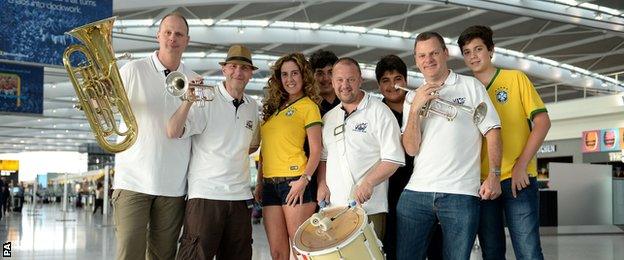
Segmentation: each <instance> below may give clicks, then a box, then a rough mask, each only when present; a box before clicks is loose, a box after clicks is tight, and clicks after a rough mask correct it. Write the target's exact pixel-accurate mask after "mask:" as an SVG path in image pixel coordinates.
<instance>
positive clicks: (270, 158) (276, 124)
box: [260, 97, 323, 178]
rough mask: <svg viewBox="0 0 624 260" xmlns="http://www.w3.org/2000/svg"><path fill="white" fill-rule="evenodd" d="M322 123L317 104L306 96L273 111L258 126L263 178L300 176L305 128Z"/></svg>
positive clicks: (305, 160)
mask: <svg viewBox="0 0 624 260" xmlns="http://www.w3.org/2000/svg"><path fill="white" fill-rule="evenodd" d="M322 123H323V121H322V120H321V114H320V112H319V107H318V105H317V104H316V103H314V102H313V101H312V100H311V99H310V98H308V97H303V98H301V99H299V100H297V101H295V102H294V103H292V104H291V105H289V106H287V107H286V108H284V109H283V110H278V111H276V112H275V113H274V114H273V115H272V116H271V117H270V118H269V119H268V120H267V121H266V122H264V124H262V126H261V127H260V135H261V138H262V148H261V150H260V153H261V154H262V174H263V177H266V178H270V177H294V176H300V175H301V174H302V173H303V171H304V170H305V167H306V164H307V163H308V158H307V157H306V155H305V152H304V150H303V144H304V142H305V140H306V136H307V132H306V130H307V129H308V128H309V127H311V126H314V125H322Z"/></svg>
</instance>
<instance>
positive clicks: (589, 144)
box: [581, 130, 600, 153]
mask: <svg viewBox="0 0 624 260" xmlns="http://www.w3.org/2000/svg"><path fill="white" fill-rule="evenodd" d="M599 134H600V130H591V131H583V138H582V144H581V150H582V151H583V152H584V153H591V152H598V151H600V142H599V140H598V139H599V138H598V136H599Z"/></svg>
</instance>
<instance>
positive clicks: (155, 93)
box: [113, 52, 198, 196]
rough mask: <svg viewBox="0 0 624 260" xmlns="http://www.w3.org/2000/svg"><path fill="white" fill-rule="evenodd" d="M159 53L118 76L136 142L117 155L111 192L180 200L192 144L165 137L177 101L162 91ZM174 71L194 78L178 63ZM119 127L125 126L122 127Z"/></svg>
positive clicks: (163, 86)
mask: <svg viewBox="0 0 624 260" xmlns="http://www.w3.org/2000/svg"><path fill="white" fill-rule="evenodd" d="M156 55H157V52H154V53H153V54H152V55H150V56H148V57H146V58H143V59H140V60H134V61H131V62H128V63H127V64H126V65H125V66H123V67H122V68H121V69H120V70H119V72H120V75H121V79H122V80H123V82H124V86H125V88H126V93H127V95H128V99H129V100H130V104H131V107H132V112H133V113H134V116H135V118H136V121H137V124H138V135H137V139H136V142H135V143H134V145H132V146H131V147H130V148H128V149H127V150H125V151H123V152H120V153H118V154H116V155H115V171H116V173H115V181H114V185H113V186H114V187H113V188H114V189H124V190H131V191H135V192H140V193H144V194H150V195H158V196H184V195H185V194H186V170H187V167H188V162H189V156H190V151H191V141H190V140H188V139H183V140H178V139H169V138H167V133H166V127H167V122H168V121H169V118H170V117H171V115H173V113H174V112H175V111H176V110H177V109H178V107H179V106H180V104H181V101H180V99H179V98H177V97H173V96H170V95H169V94H167V93H166V91H165V74H164V70H165V67H164V66H163V65H162V64H161V63H160V61H159V60H158V57H157V56H156ZM177 71H180V72H182V73H184V74H185V75H186V76H187V77H189V78H194V77H196V76H198V75H197V74H196V73H194V72H193V71H192V70H190V69H188V68H186V66H184V64H182V63H180V66H179V67H178V69H177ZM122 125H123V123H122Z"/></svg>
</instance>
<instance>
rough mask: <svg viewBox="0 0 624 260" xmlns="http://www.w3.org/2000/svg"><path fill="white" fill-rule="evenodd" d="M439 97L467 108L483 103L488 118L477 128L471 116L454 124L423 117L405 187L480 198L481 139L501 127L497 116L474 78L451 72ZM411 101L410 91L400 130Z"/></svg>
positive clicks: (459, 116) (464, 115) (460, 115)
mask: <svg viewBox="0 0 624 260" xmlns="http://www.w3.org/2000/svg"><path fill="white" fill-rule="evenodd" d="M439 94H440V98H442V99H445V100H448V101H451V102H454V103H458V104H463V105H466V106H469V107H476V106H477V105H478V104H479V103H481V102H485V104H486V106H487V115H486V117H485V119H484V120H483V122H481V123H480V124H479V125H478V126H477V125H475V124H474V123H473V121H472V116H469V115H468V114H467V113H464V112H461V111H460V112H458V114H457V116H456V117H455V120H453V121H448V120H446V118H443V117H441V116H437V115H430V116H428V117H426V118H424V119H423V120H422V123H421V131H422V142H421V144H420V151H419V153H418V155H416V157H414V172H413V173H412V177H411V178H410V181H409V183H408V184H407V186H406V187H405V188H406V189H408V190H413V191H420V192H442V193H452V194H463V195H471V196H479V195H478V194H479V185H480V183H479V176H480V167H481V166H480V162H481V160H480V155H481V140H482V136H483V135H485V133H487V131H489V130H490V129H493V128H500V120H499V118H498V114H497V113H496V110H495V109H494V106H493V105H492V102H491V101H490V98H489V96H488V94H487V92H486V90H485V87H484V86H483V84H481V82H479V81H478V80H477V79H476V78H474V77H469V76H464V75H459V74H456V73H454V72H453V71H451V72H450V74H449V75H448V78H446V81H445V82H444V85H443V87H442V88H441V89H440V91H439ZM413 99H414V92H410V93H409V94H408V96H407V97H406V98H405V103H404V104H403V129H402V130H403V131H405V125H406V124H407V120H408V118H409V111H410V107H411V102H412V100H413Z"/></svg>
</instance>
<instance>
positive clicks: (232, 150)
mask: <svg viewBox="0 0 624 260" xmlns="http://www.w3.org/2000/svg"><path fill="white" fill-rule="evenodd" d="M215 92H216V93H215V98H214V100H213V101H209V102H206V103H205V104H206V105H205V107H199V106H197V105H193V107H192V108H191V111H190V112H189V115H188V117H187V120H186V124H185V131H184V134H183V135H182V137H181V138H186V137H189V136H190V137H191V140H192V146H191V147H192V151H193V152H192V155H191V164H190V166H189V174H188V183H189V186H188V187H189V190H188V198H189V199H193V198H202V199H212V200H246V199H251V198H252V195H251V189H250V186H249V183H250V176H249V148H250V147H251V146H255V147H257V146H258V145H259V143H260V137H259V132H260V131H259V128H258V126H259V123H258V122H259V119H258V117H259V115H258V104H257V103H256V101H255V100H254V99H253V98H251V97H249V96H247V95H243V103H242V104H240V105H239V107H238V109H237V108H236V107H235V106H234V104H233V101H234V98H233V97H232V96H230V94H229V93H228V92H227V90H226V89H225V87H224V86H223V84H220V85H219V86H218V87H217V88H216V91H215Z"/></svg>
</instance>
